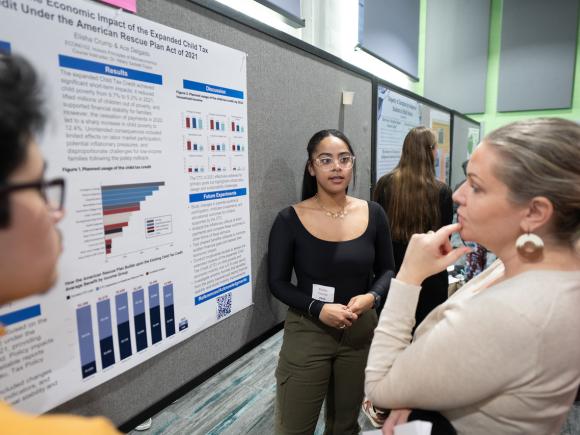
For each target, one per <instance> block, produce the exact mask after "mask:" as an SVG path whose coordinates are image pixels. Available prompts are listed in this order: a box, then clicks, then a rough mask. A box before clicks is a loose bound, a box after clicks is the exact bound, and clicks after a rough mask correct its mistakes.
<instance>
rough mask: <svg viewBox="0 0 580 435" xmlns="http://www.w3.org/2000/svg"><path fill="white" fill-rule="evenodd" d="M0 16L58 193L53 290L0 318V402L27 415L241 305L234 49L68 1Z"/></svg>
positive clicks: (15, 5) (239, 110)
mask: <svg viewBox="0 0 580 435" xmlns="http://www.w3.org/2000/svg"><path fill="white" fill-rule="evenodd" d="M0 13H1V14H2V26H1V28H0V49H1V50H2V51H4V52H10V53H18V54H20V55H23V56H25V57H26V58H27V59H29V60H30V61H32V63H33V64H34V65H35V67H36V68H37V70H38V71H39V73H40V76H41V78H42V80H43V82H44V87H45V89H46V91H47V92H46V93H47V95H46V96H47V112H48V114H49V126H48V128H47V130H46V134H45V135H44V137H42V138H41V140H40V142H41V148H42V150H43V152H44V155H45V156H47V165H48V166H47V168H48V170H47V172H48V173H47V177H51V176H64V177H65V178H66V181H67V186H68V190H67V200H66V209H67V210H66V212H67V215H66V218H65V220H64V221H63V223H62V230H63V238H64V253H63V255H62V258H61V263H60V271H61V272H60V279H59V281H58V283H57V285H56V287H55V288H54V289H53V290H52V291H51V292H49V293H48V294H47V295H45V296H43V297H34V298H29V299H27V300H25V301H20V302H18V303H14V304H10V305H8V306H3V307H0V322H2V323H4V324H5V325H6V326H7V331H8V335H7V337H4V338H3V340H2V343H1V345H2V352H1V353H0V355H3V356H2V357H1V358H2V359H0V399H1V400H5V401H7V402H9V403H11V404H14V405H15V406H16V407H17V408H19V409H21V410H26V411H31V412H34V413H40V412H44V411H46V410H49V409H51V408H53V407H55V406H56V405H58V404H60V403H63V402H64V401H66V400H68V399H71V398H73V397H75V396H77V395H78V394H80V393H82V392H84V391H87V390H89V389H91V388H93V387H95V386H97V385H99V384H101V383H102V382H104V381H107V380H109V379H111V378H113V377H115V376H117V375H119V374H121V373H123V372H124V371H126V370H127V369H129V368H132V367H134V366H136V365H138V364H139V363H141V362H143V361H145V360H146V359H148V358H150V357H152V356H154V355H156V354H158V353H160V352H162V351H163V350H165V349H167V348H168V347H170V346H172V345H174V344H176V343H178V342H179V341H182V340H183V339H185V338H187V337H190V336H191V335H193V334H195V333H196V332H199V331H200V330H203V329H205V328H207V327H208V326H210V325H212V324H214V323H216V322H217V321H219V320H221V319H223V318H226V317H228V316H230V315H231V314H232V313H235V312H237V311H239V310H241V309H243V308H244V307H247V306H249V305H250V304H251V303H252V292H251V283H252V279H251V270H250V268H251V264H250V258H251V253H250V235H249V232H250V230H249V228H250V225H249V223H250V221H249V197H248V135H247V93H246V54H245V53H243V52H240V51H237V50H234V49H231V48H228V47H225V46H223V45H219V44H216V43H213V42H211V41H207V40H204V39H202V38H198V37H196V36H194V35H191V34H188V33H184V32H181V31H177V30H175V29H171V28H169V27H166V26H162V25H159V24H156V23H153V22H150V21H147V20H144V19H141V18H139V17H136V16H133V15H130V14H126V13H122V12H119V11H116V10H114V9H111V8H108V7H105V6H101V5H97V4H95V3H91V2H87V1H83V0H63V1H59V2H54V1H49V0H22V1H11V2H3V3H2V6H0ZM31 29H33V31H31ZM6 356H8V357H9V358H8V359H6Z"/></svg>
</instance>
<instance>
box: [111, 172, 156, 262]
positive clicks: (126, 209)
mask: <svg viewBox="0 0 580 435" xmlns="http://www.w3.org/2000/svg"><path fill="white" fill-rule="evenodd" d="M164 185H165V182H163V181H157V182H153V183H137V184H119V185H115V186H102V187H101V200H102V205H103V225H104V234H105V253H106V254H107V255H108V254H111V252H112V244H113V239H114V238H116V237H121V236H122V235H123V228H125V227H127V226H128V225H129V218H130V216H131V214H132V213H134V212H136V211H139V210H140V209H141V203H142V202H143V201H145V200H146V199H147V198H148V197H149V196H151V195H153V193H154V192H155V191H157V190H159V187H160V186H164Z"/></svg>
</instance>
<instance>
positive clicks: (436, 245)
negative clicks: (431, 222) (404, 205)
mask: <svg viewBox="0 0 580 435" xmlns="http://www.w3.org/2000/svg"><path fill="white" fill-rule="evenodd" d="M459 230H461V224H452V225H446V226H444V227H442V228H440V229H439V230H438V231H437V232H433V231H429V232H428V233H426V234H413V236H412V237H411V240H410V241H409V245H408V246H407V251H406V252H405V258H404V259H403V264H402V265H401V269H400V270H399V273H398V274H397V279H398V280H400V281H403V282H406V283H408V284H414V285H420V284H421V283H422V282H423V280H424V279H425V278H427V277H428V276H431V275H434V274H436V273H438V272H441V271H442V270H445V269H446V268H447V266H450V265H452V264H453V263H455V262H456V261H457V260H459V258H460V257H461V256H462V255H465V254H467V253H468V252H469V251H471V249H469V248H467V247H461V248H456V249H453V247H452V246H451V242H450V241H449V237H450V236H451V234H453V233H455V232H457V231H459Z"/></svg>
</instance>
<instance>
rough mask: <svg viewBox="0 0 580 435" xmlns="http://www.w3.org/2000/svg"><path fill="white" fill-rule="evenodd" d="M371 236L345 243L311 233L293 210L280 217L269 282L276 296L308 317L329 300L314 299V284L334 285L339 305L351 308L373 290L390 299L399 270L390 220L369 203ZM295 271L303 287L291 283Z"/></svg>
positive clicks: (275, 227) (274, 228)
mask: <svg viewBox="0 0 580 435" xmlns="http://www.w3.org/2000/svg"><path fill="white" fill-rule="evenodd" d="M368 209H369V220H368V226H367V228H366V230H365V232H364V233H363V234H362V235H361V236H359V237H357V238H355V239H353V240H347V241H344V242H329V241H325V240H321V239H318V238H317V237H315V236H313V235H312V234H310V233H309V232H308V231H307V230H306V228H305V227H304V225H302V222H301V221H300V219H299V218H298V215H297V214H296V211H295V210H294V208H293V207H287V208H285V209H284V210H282V211H281V212H280V213H278V216H277V217H276V220H275V221H274V224H273V226H272V230H271V231H270V240H269V244H268V281H269V284H270V290H271V291H272V294H273V295H274V296H275V297H276V298H278V299H279V300H281V301H282V302H284V303H285V304H287V305H289V306H290V307H293V308H296V309H298V310H300V311H302V312H304V313H308V314H310V315H312V316H314V317H318V316H319V315H320V312H321V310H322V307H323V306H324V302H322V301H318V300H316V299H313V298H312V289H313V284H320V285H324V286H329V287H334V288H335V293H334V303H340V304H344V305H346V304H348V302H349V300H350V299H351V298H352V297H353V296H356V295H360V294H364V293H367V292H369V291H372V292H374V293H377V294H378V295H380V296H381V299H382V300H383V301H384V300H385V297H386V294H387V291H388V289H389V285H390V282H391V278H392V276H393V269H394V267H395V264H394V259H393V248H392V244H391V236H390V229H389V224H388V221H387V216H386V214H385V212H384V210H383V209H382V207H381V206H380V205H378V204H377V203H374V202H369V203H368ZM292 269H294V271H295V272H296V277H297V285H293V284H292V283H291V277H292Z"/></svg>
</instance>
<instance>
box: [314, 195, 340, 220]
mask: <svg viewBox="0 0 580 435" xmlns="http://www.w3.org/2000/svg"><path fill="white" fill-rule="evenodd" d="M314 198H316V202H317V203H318V206H319V207H320V208H321V209H322V210H323V211H324V212H325V214H326V216H328V217H331V218H332V219H339V218H340V219H344V217H345V216H346V215H347V214H348V211H346V204H345V205H344V207H341V208H340V210H338V211H332V210H329V209H328V208H326V207H325V206H324V204H322V201H321V200H320V197H319V196H318V193H316V194H315V195H314Z"/></svg>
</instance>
